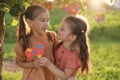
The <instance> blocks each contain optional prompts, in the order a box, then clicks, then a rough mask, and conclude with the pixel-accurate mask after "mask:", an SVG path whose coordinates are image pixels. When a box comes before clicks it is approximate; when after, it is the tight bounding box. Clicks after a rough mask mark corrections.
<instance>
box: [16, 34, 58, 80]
mask: <svg viewBox="0 0 120 80" xmlns="http://www.w3.org/2000/svg"><path fill="white" fill-rule="evenodd" d="M49 33H50V35H51V38H52V41H49V40H48V38H46V40H43V39H42V38H40V41H41V42H42V43H43V45H44V54H43V56H44V57H46V58H48V59H49V60H50V61H51V62H54V57H53V49H54V46H55V44H56V38H55V34H54V33H53V32H49ZM33 40H34V39H33ZM33 40H31V44H30V47H32V46H33V45H34V42H32V41H33ZM15 52H16V63H17V64H19V62H31V61H32V60H29V59H27V58H26V56H25V51H23V48H22V45H21V44H20V42H17V43H16V46H15ZM22 80H54V75H53V74H52V73H51V72H50V71H49V70H48V69H47V68H46V67H43V66H41V67H40V68H39V69H38V68H34V67H32V68H24V67H23V78H22Z"/></svg>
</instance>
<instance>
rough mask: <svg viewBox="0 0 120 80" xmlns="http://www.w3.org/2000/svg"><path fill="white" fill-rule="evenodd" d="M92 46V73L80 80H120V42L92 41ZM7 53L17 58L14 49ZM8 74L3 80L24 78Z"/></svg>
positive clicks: (5, 73) (11, 45)
mask: <svg viewBox="0 0 120 80" xmlns="http://www.w3.org/2000/svg"><path fill="white" fill-rule="evenodd" d="M90 44H91V45H90V46H91V53H90V59H91V63H92V71H91V74H90V75H89V76H83V77H82V78H81V76H80V75H79V74H78V78H79V80H120V74H119V73H120V61H119V60H120V42H119V41H102V40H99V41H96V40H92V41H91V42H90ZM7 45H10V46H9V47H13V46H14V44H7ZM6 48H7V47H6ZM6 52H7V53H5V55H9V56H12V57H13V58H14V57H15V53H14V52H13V50H12V49H11V50H10V49H8V48H7V49H6ZM9 52H11V54H9ZM7 57H8V56H7ZM7 57H6V58H7ZM8 58H9V57H8ZM7 74H9V72H6V71H5V72H4V71H3V77H4V79H3V80H16V79H15V77H17V78H18V79H17V80H20V79H21V77H22V75H21V74H22V73H21V72H18V73H10V75H9V76H8V75H7Z"/></svg>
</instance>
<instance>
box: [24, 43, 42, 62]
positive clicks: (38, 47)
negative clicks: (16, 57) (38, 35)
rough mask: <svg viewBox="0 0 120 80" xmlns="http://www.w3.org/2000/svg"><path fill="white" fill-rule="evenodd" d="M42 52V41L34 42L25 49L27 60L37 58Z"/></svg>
mask: <svg viewBox="0 0 120 80" xmlns="http://www.w3.org/2000/svg"><path fill="white" fill-rule="evenodd" d="M43 53H44V46H43V44H42V43H40V42H39V43H36V44H35V45H34V46H33V47H32V48H27V49H26V50H25V55H26V57H27V59H28V60H34V59H39V58H41V57H42V55H43Z"/></svg>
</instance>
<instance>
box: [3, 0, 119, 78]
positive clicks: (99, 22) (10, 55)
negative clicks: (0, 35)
mask: <svg viewBox="0 0 120 80" xmlns="http://www.w3.org/2000/svg"><path fill="white" fill-rule="evenodd" d="M26 1H29V0H26ZM30 1H32V0H30ZM41 1H45V3H46V4H45V3H42V4H41ZM24 4H25V5H28V4H27V3H24ZM31 5H44V6H45V8H47V9H48V10H49V12H50V25H49V28H48V29H49V30H51V31H54V32H56V33H57V29H58V28H59V27H60V25H61V21H62V19H63V18H64V17H65V16H68V15H83V16H85V17H86V19H87V20H88V23H89V35H88V36H89V39H90V51H91V52H90V59H91V63H92V71H91V73H90V74H89V75H87V76H83V77H81V76H80V72H79V73H78V80H120V0H47V1H46V0H33V2H32V3H31ZM20 6H23V5H20ZM13 7H14V6H13ZM14 8H15V7H14ZM13 15H16V13H15V12H14V13H13ZM18 16H19V15H18ZM18 16H16V17H15V18H14V17H12V16H11V14H10V13H9V12H7V13H6V14H5V23H6V34H5V54H4V65H3V73H2V74H3V80H22V71H21V70H20V69H19V68H18V67H17V66H15V65H14V60H15V52H14V45H15V42H16V39H17V36H16V33H15V32H16V30H17V28H18V19H19V17H18ZM10 22H11V23H12V24H11V23H10ZM13 66H14V67H15V68H13Z"/></svg>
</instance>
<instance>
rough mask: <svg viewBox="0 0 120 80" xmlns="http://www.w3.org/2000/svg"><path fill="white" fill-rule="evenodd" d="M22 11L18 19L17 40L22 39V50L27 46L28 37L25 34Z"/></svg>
mask: <svg viewBox="0 0 120 80" xmlns="http://www.w3.org/2000/svg"><path fill="white" fill-rule="evenodd" d="M24 15H25V14H24V13H23V14H21V16H20V19H19V38H18V40H19V41H20V40H21V39H22V41H23V45H22V46H23V50H25V49H26V48H27V47H28V39H27V35H26V28H25V23H24V19H23V17H24Z"/></svg>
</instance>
